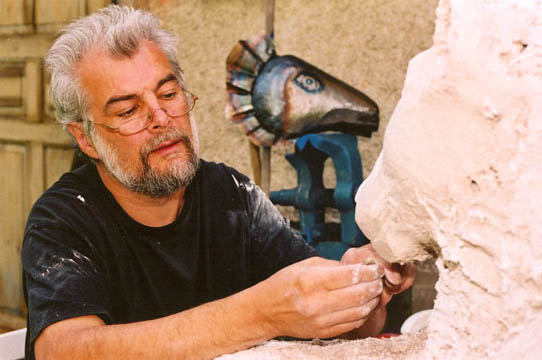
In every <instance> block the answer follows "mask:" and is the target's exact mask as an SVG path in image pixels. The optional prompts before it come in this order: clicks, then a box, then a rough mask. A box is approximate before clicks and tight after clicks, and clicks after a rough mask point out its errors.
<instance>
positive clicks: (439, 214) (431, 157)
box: [356, 0, 542, 360]
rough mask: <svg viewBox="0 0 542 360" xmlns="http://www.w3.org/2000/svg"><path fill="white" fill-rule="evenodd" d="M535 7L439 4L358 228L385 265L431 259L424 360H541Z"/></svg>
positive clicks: (540, 71) (540, 68)
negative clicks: (432, 291) (431, 305)
mask: <svg viewBox="0 0 542 360" xmlns="http://www.w3.org/2000/svg"><path fill="white" fill-rule="evenodd" d="M541 14H542V1H540V0H525V1H512V0H507V1H505V0H486V1H472V0H452V1H450V0H441V1H440V4H439V7H438V9H437V23H436V30H435V35H434V45H433V47H432V48H430V49H429V50H427V51H425V52H423V53H421V54H419V55H418V56H416V57H415V58H414V59H413V60H412V61H411V62H410V64H409V69H408V72H407V76H406V80H405V86H404V89H403V93H402V97H401V100H400V101H399V103H398V105H397V108H396V109H395V112H394V113H393V115H392V118H391V120H390V122H389V125H388V127H387V128H386V133H385V137H384V145H383V150H382V153H381V154H380V156H379V158H378V160H377V163H376V164H375V167H374V169H373V171H372V173H371V174H370V176H369V177H368V178H367V180H365V182H364V183H363V184H362V186H361V187H360V189H359V191H358V193H357V195H356V201H357V207H356V221H357V223H358V225H359V226H360V227H361V229H362V230H363V232H364V233H365V235H367V237H368V238H370V239H371V240H372V243H373V245H374V247H375V249H376V250H377V251H378V252H379V253H380V254H381V255H382V256H383V257H384V258H386V259H387V260H389V261H394V262H405V261H410V260H423V259H426V258H428V257H437V259H438V260H437V266H438V268H439V273H440V278H439V281H438V283H437V291H438V295H437V299H436V302H435V310H434V312H433V316H432V318H431V319H430V323H429V331H430V332H429V334H430V335H429V338H428V340H427V343H426V349H425V353H424V356H425V358H426V359H503V360H504V359H511V358H518V356H522V358H528V359H534V358H540V350H539V347H538V345H536V340H537V338H539V335H538V334H540V333H542V120H541V116H542V115H541V114H542V17H541Z"/></svg>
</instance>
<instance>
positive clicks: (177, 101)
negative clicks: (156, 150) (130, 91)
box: [94, 89, 198, 135]
mask: <svg viewBox="0 0 542 360" xmlns="http://www.w3.org/2000/svg"><path fill="white" fill-rule="evenodd" d="M197 100H198V97H197V96H196V95H194V94H192V93H191V92H189V91H188V90H184V89H183V90H180V91H172V92H169V93H166V94H165V95H162V96H160V97H159V98H158V104H159V105H160V108H158V109H155V110H154V111H149V109H148V108H147V107H146V106H141V104H137V105H134V106H133V107H131V108H129V109H128V110H127V111H125V112H123V113H122V114H119V115H117V117H118V118H120V120H118V124H115V125H116V126H114V125H113V126H112V125H106V124H103V123H98V122H94V123H95V124H96V125H100V126H102V127H104V128H106V129H107V130H110V131H113V132H118V133H119V134H121V135H133V134H135V133H138V132H140V131H142V130H144V129H146V128H147V127H148V126H149V125H150V123H151V122H152V118H153V116H154V113H156V111H158V110H163V111H164V112H165V113H166V114H167V116H169V117H172V118H178V117H181V116H183V115H186V114H188V113H189V112H190V111H192V109H194V106H195V105H196V101H197Z"/></svg>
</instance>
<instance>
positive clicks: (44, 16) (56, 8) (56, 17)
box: [34, 0, 87, 32]
mask: <svg viewBox="0 0 542 360" xmlns="http://www.w3.org/2000/svg"><path fill="white" fill-rule="evenodd" d="M86 3H87V2H86V1H85V0H55V1H50V0H35V3H34V11H35V19H34V21H35V23H36V28H37V31H38V32H53V31H56V30H59V29H60V28H62V26H64V25H65V24H66V23H69V22H70V21H72V20H73V19H76V18H78V17H80V16H83V15H86V10H87V4H86Z"/></svg>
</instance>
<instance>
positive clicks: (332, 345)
mask: <svg viewBox="0 0 542 360" xmlns="http://www.w3.org/2000/svg"><path fill="white" fill-rule="evenodd" d="M426 338H427V336H426V334H424V333H416V334H408V335H402V336H400V337H393V338H389V339H376V338H371V339H365V340H354V341H352V340H350V341H346V340H332V341H322V340H313V341H303V342H301V341H276V340H272V341H268V342H266V343H264V344H263V345H261V346H258V347H255V348H252V349H249V350H245V351H241V352H238V353H235V354H228V355H223V356H221V357H218V358H217V360H254V359H258V360H299V359H304V360H317V359H318V360H328V359H329V360H337V359H341V360H354V359H355V360H418V359H419V358H420V355H421V353H422V351H423V348H424V342H425V340H426Z"/></svg>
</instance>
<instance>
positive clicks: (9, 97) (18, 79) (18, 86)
mask: <svg viewBox="0 0 542 360" xmlns="http://www.w3.org/2000/svg"><path fill="white" fill-rule="evenodd" d="M24 71H25V64H24V63H23V62H0V83H1V84H2V85H1V86H0V115H5V116H15V117H20V116H22V115H23V114H24V107H23V93H24V90H23V87H24V84H23V83H24Z"/></svg>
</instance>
